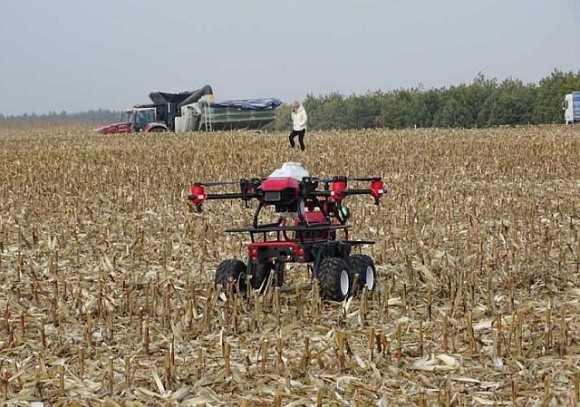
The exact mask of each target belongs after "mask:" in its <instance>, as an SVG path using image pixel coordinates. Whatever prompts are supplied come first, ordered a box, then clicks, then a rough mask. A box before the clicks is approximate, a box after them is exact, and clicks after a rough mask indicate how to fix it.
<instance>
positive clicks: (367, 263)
mask: <svg viewBox="0 0 580 407" xmlns="http://www.w3.org/2000/svg"><path fill="white" fill-rule="evenodd" d="M351 182H353V183H354V182H359V183H360V182H366V183H368V184H367V185H368V186H367V187H366V188H351V187H349V183H351ZM224 184H231V185H236V184H237V185H238V186H239V191H237V192H220V193H208V192H207V191H206V189H208V188H210V187H213V186H217V185H224ZM384 193H385V186H384V183H383V181H382V179H381V177H347V176H333V177H327V178H319V177H311V176H310V175H309V174H308V172H307V171H306V170H305V169H304V168H303V167H302V166H301V165H300V164H299V163H292V162H288V163H285V164H284V165H283V166H282V167H281V168H279V169H277V170H276V171H274V172H273V173H272V174H270V175H269V176H268V177H267V178H251V179H246V178H242V179H240V180H239V181H210V182H195V183H193V184H192V186H191V194H190V195H189V196H188V201H189V204H190V206H191V208H192V209H193V210H194V211H196V212H201V211H202V207H203V204H204V203H205V202H206V201H209V200H214V199H241V200H242V201H243V202H244V203H246V206H248V202H249V201H251V200H256V201H257V202H258V205H257V207H256V209H255V212H254V215H253V221H252V224H251V225H250V226H247V227H241V228H229V229H226V230H225V231H226V232H234V233H249V235H250V242H249V243H248V244H247V255H248V260H247V262H243V261H241V260H239V259H228V260H224V261H222V262H221V263H220V264H219V265H218V267H217V269H216V272H215V276H214V282H215V284H216V285H218V286H221V287H223V288H226V287H227V285H228V282H229V281H234V282H235V287H236V290H237V291H238V292H239V293H243V292H245V291H246V290H247V289H248V288H249V287H248V285H247V284H248V280H249V284H250V287H251V288H252V289H255V290H263V289H264V288H265V287H266V285H267V284H275V285H276V286H279V287H281V286H282V284H284V280H285V275H286V272H287V270H286V267H285V266H286V265H287V264H288V263H302V264H307V265H308V270H309V271H310V277H311V280H312V281H313V280H314V279H317V280H318V285H319V288H320V295H321V298H323V299H325V300H332V301H341V300H344V299H345V298H347V297H349V296H352V295H355V294H357V293H358V292H361V289H362V288H364V287H365V286H366V288H367V289H368V290H369V291H372V290H374V289H375V287H376V268H375V264H374V261H373V259H372V258H371V257H370V256H368V255H365V254H353V253H351V249H352V248H353V247H354V246H359V245H370V244H374V243H375V242H374V241H371V240H353V239H351V238H350V236H349V228H350V225H349V224H348V219H349V216H350V213H349V211H348V208H347V207H346V205H345V204H344V200H345V198H347V197H348V196H351V195H370V196H371V197H372V198H374V203H375V205H378V204H379V200H380V198H381V197H382V196H383V195H384ZM268 208H269V209H268ZM264 213H270V214H272V213H274V218H276V217H277V220H276V221H274V222H269V223H264V222H263V219H262V218H263V217H264V216H263V214H264ZM261 215H262V216H261ZM270 218H271V217H270ZM356 275H358V278H355V276H356ZM248 276H250V277H251V278H249V279H248V278H247V277H248Z"/></svg>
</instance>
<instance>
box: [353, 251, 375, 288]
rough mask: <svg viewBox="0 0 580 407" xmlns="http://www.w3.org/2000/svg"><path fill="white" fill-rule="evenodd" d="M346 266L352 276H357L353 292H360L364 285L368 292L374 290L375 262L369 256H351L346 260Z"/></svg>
mask: <svg viewBox="0 0 580 407" xmlns="http://www.w3.org/2000/svg"><path fill="white" fill-rule="evenodd" d="M348 265H349V266H350V271H351V274H352V275H353V276H354V275H355V274H358V279H357V287H356V290H355V291H359V290H362V289H363V288H364V286H365V285H366V286H367V289H368V290H369V291H373V290H374V289H375V286H376V280H375V277H376V274H377V269H376V267H375V262H374V261H373V259H372V258H371V257H370V256H367V255H366V254H353V255H352V256H350V257H349V258H348Z"/></svg>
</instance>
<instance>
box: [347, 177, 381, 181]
mask: <svg viewBox="0 0 580 407" xmlns="http://www.w3.org/2000/svg"><path fill="white" fill-rule="evenodd" d="M380 179H381V177H349V180H350V181H377V180H380Z"/></svg>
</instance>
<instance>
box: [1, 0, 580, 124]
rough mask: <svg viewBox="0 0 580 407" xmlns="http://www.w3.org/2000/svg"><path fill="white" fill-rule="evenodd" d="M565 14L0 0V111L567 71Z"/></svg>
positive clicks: (334, 1) (426, 1) (563, 9)
mask: <svg viewBox="0 0 580 407" xmlns="http://www.w3.org/2000/svg"><path fill="white" fill-rule="evenodd" d="M579 24H580V0H477V1H475V0H382V1H379V0H376V1H372V0H359V1H354V0H353V1H351V0H342V1H341V0H326V1H323V0H303V1H302V0H300V1H282V0H279V1H276V0H272V1H265V0H262V1H258V0H247V1H225V0H206V1H197V0H184V1H181V0H175V1H171V0H166V1H162V0H156V1H152V0H135V1H129V0H125V1H123V0H99V1H88V0H27V1H13V0H0V113H3V114H22V113H25V112H28V113H30V112H36V113H47V112H49V111H56V112H60V111H61V110H66V111H67V112H78V111H84V110H88V109H97V108H105V109H115V110H116V109H119V110H120V109H124V108H126V107H129V106H131V105H133V104H139V103H147V102H148V98H147V95H148V93H149V92H151V91H167V92H179V91H185V90H194V89H198V88H200V87H202V86H203V85H205V84H209V85H211V86H212V87H213V89H214V93H215V96H216V99H217V100H226V99H246V98H257V97H277V98H279V99H281V100H282V101H283V102H286V103H288V102H291V101H292V100H293V99H300V100H302V99H304V97H305V96H306V95H307V94H309V93H311V94H313V95H315V96H320V95H324V94H328V93H331V92H339V93H341V94H343V95H345V96H348V95H351V94H364V93H366V92H367V91H376V90H383V91H388V90H392V89H398V88H410V87H414V86H417V85H418V84H419V83H422V84H423V85H424V87H425V88H426V89H429V88H440V87H444V86H445V87H448V86H451V85H458V84H460V83H462V82H463V83H470V82H471V81H472V80H473V78H474V77H475V76H476V74H477V73H478V72H482V73H483V74H484V75H485V76H486V77H488V78H497V79H498V80H500V81H501V80H503V79H505V78H507V77H512V78H518V79H521V80H523V81H524V82H526V83H528V82H534V83H538V81H539V80H540V79H542V78H544V77H546V76H548V75H549V74H550V73H551V72H552V70H553V69H554V68H557V69H560V70H562V71H570V70H571V71H573V72H577V71H578V70H580V39H579V36H580V28H578V26H579Z"/></svg>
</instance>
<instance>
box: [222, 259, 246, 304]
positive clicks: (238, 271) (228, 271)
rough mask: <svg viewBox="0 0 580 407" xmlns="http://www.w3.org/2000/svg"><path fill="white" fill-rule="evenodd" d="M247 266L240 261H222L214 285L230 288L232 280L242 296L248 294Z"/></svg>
mask: <svg viewBox="0 0 580 407" xmlns="http://www.w3.org/2000/svg"><path fill="white" fill-rule="evenodd" d="M246 270H247V268H246V265H245V264H244V262H243V261H241V260H238V259H228V260H224V261H222V262H221V263H220V264H219V265H218V266H217V269H216V271H215V277H214V283H215V285H216V286H219V287H221V288H223V289H227V288H228V281H229V280H230V278H231V279H232V280H234V281H235V282H236V283H235V284H236V289H237V290H238V291H239V293H240V294H242V295H244V294H245V293H246V287H247V286H246Z"/></svg>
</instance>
